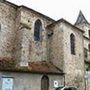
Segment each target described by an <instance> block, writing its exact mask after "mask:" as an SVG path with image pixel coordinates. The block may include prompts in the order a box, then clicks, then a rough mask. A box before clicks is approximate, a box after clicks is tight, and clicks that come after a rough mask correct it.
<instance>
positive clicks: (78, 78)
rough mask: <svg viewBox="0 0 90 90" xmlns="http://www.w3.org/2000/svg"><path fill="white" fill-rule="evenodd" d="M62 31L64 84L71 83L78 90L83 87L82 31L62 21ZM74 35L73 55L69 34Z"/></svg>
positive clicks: (82, 89)
mask: <svg viewBox="0 0 90 90" xmlns="http://www.w3.org/2000/svg"><path fill="white" fill-rule="evenodd" d="M62 29H63V31H64V40H63V41H64V71H65V73H66V75H65V81H66V82H65V83H66V85H71V86H72V85H73V86H76V87H77V88H79V90H84V89H85V84H84V53H83V51H84V48H83V47H84V39H83V33H82V31H80V30H79V29H76V28H73V27H72V26H70V25H69V24H66V23H64V24H63V23H62ZM71 34H74V36H75V55H72V54H71V47H70V35H71Z"/></svg>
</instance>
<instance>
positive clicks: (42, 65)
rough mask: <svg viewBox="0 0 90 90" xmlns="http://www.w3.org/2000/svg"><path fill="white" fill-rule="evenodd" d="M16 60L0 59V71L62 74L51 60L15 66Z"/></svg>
mask: <svg viewBox="0 0 90 90" xmlns="http://www.w3.org/2000/svg"><path fill="white" fill-rule="evenodd" d="M15 63H16V62H15V61H14V60H12V59H8V58H4V59H0V71H6V72H28V73H39V74H60V75H63V74H64V73H63V71H62V70H60V69H59V68H57V67H56V66H55V65H53V64H52V63H51V62H46V61H38V62H30V63H29V64H28V66H27V67H24V66H17V65H16V64H15Z"/></svg>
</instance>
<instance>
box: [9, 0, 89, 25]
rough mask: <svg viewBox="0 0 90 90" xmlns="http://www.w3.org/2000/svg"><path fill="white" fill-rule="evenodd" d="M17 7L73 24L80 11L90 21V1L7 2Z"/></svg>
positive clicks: (42, 0) (30, 0)
mask: <svg viewBox="0 0 90 90" xmlns="http://www.w3.org/2000/svg"><path fill="white" fill-rule="evenodd" d="M8 1H10V2H13V3H15V4H17V5H25V6H27V7H30V8H32V9H34V10H36V11H38V12H40V13H42V14H45V15H47V16H49V17H51V18H53V19H55V20H58V19H60V18H64V19H66V20H67V21H69V22H71V23H72V24H73V23H75V21H76V19H77V16H78V13H79V11H80V10H81V11H82V12H83V14H84V16H85V17H86V19H87V20H88V21H90V0H8Z"/></svg>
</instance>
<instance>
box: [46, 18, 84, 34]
mask: <svg viewBox="0 0 90 90" xmlns="http://www.w3.org/2000/svg"><path fill="white" fill-rule="evenodd" d="M61 22H63V23H66V24H68V25H70V26H71V27H73V28H75V29H78V30H79V31H81V32H83V33H84V30H82V29H80V28H78V27H76V26H75V25H72V24H71V23H69V22H68V21H66V20H65V19H63V18H61V19H59V20H58V21H55V22H54V23H52V24H50V25H48V26H47V28H50V27H53V26H54V25H56V24H58V23H61Z"/></svg>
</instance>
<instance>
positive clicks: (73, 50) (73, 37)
mask: <svg viewBox="0 0 90 90" xmlns="http://www.w3.org/2000/svg"><path fill="white" fill-rule="evenodd" d="M70 46H71V54H73V55H75V36H74V34H71V35H70Z"/></svg>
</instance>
